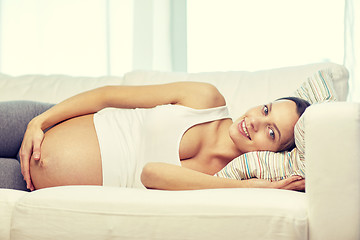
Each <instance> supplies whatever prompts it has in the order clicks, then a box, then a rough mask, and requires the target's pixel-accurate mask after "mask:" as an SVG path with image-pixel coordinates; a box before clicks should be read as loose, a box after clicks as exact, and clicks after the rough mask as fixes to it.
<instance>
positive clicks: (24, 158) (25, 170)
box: [20, 142, 32, 190]
mask: <svg viewBox="0 0 360 240" xmlns="http://www.w3.org/2000/svg"><path fill="white" fill-rule="evenodd" d="M27 149H29V148H28V147H27V145H26V144H24V142H23V144H22V146H21V149H20V164H21V173H22V175H23V176H24V180H25V181H26V187H27V188H28V189H30V190H32V189H31V187H32V183H31V178H30V166H29V164H30V157H31V151H28V150H27Z"/></svg>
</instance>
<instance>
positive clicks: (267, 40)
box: [187, 0, 344, 72]
mask: <svg viewBox="0 0 360 240" xmlns="http://www.w3.org/2000/svg"><path fill="white" fill-rule="evenodd" d="M187 14H188V15H187V16H188V19H187V21H188V22H187V29H188V37H187V39H188V45H187V46H188V71H189V72H201V71H229V70H252V71H255V70H259V69H267V68H276V67H284V66H290V65H300V64H308V63H312V62H322V61H332V62H336V63H339V64H342V62H343V55H344V40H343V39H344V26H343V25H344V1H327V0H316V1H313V0H303V1H294V0H290V1H289V0H271V1H268V0H253V1H246V0H196V1H188V2H187Z"/></svg>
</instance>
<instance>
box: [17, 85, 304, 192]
mask: <svg viewBox="0 0 360 240" xmlns="http://www.w3.org/2000/svg"><path fill="white" fill-rule="evenodd" d="M239 94H240V93H239ZM307 106H308V105H307V103H306V102H304V101H303V100H300V99H296V98H289V99H281V100H277V101H275V102H272V103H268V104H265V105H262V106H257V107H254V108H252V109H250V110H249V111H247V112H246V113H245V114H244V115H243V116H241V117H240V118H238V119H237V120H236V121H234V122H233V121H232V119H231V118H230V117H229V114H228V110H227V107H226V103H225V100H224V97H223V96H222V95H221V94H220V93H219V91H218V90H217V89H216V88H215V87H214V86H212V85H210V84H206V83H196V82H186V83H185V82H178V83H170V84H163V85H150V86H107V87H102V88H98V89H95V90H91V91H88V92H84V93H82V94H79V95H76V96H74V97H71V98H69V99H67V100H65V101H63V102H61V103H59V104H57V105H55V106H54V107H52V108H50V109H49V110H47V111H45V112H44V113H42V114H40V115H38V116H37V117H35V118H34V119H32V120H31V121H30V123H29V124H28V127H27V130H26V133H25V135H24V139H23V142H22V145H21V149H20V159H21V167H22V174H23V176H24V179H25V180H26V182H27V187H28V188H29V189H31V190H34V189H40V188H46V187H53V186H61V185H103V186H118V187H146V188H156V189H168V190H182V189H204V188H226V187H231V188H237V187H269V188H284V189H292V190H303V189H304V184H305V180H303V179H300V178H299V177H296V176H294V177H291V178H288V179H285V180H282V181H278V182H268V181H265V180H260V179H250V180H245V181H238V180H233V179H225V178H218V177H214V176H212V175H214V174H215V173H216V172H218V171H220V170H221V169H222V168H223V167H224V166H226V165H227V164H228V163H229V162H230V161H231V160H232V159H234V158H236V157H237V156H239V155H241V154H244V153H246V152H250V151H258V150H269V151H274V152H276V151H282V150H288V149H291V148H292V147H293V146H294V137H293V131H294V126H295V123H296V121H297V120H298V119H299V117H300V115H301V114H302V113H303V112H304V110H305V108H306V107H307ZM44 132H45V133H44Z"/></svg>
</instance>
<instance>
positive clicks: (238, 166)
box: [215, 70, 337, 181]
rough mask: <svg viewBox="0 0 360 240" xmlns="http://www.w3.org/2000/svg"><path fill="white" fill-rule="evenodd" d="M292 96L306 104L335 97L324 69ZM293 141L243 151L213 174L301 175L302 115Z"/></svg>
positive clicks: (243, 176)
mask: <svg viewBox="0 0 360 240" xmlns="http://www.w3.org/2000/svg"><path fill="white" fill-rule="evenodd" d="M293 96H295V97H300V98H303V99H305V100H307V101H308V102H309V103H310V104H318V103H322V102H328V101H336V98H337V97H336V93H335V90H334V86H333V81H332V77H331V75H330V74H329V73H328V71H326V70H324V71H318V72H317V73H316V74H314V75H313V76H311V77H309V78H308V79H307V80H306V81H305V82H304V83H303V84H302V85H301V87H300V88H298V89H297V90H296V91H295V92H294V94H293ZM294 137H295V145H296V148H294V149H293V150H292V151H283V152H277V153H275V152H270V151H256V152H248V153H245V154H243V155H241V156H239V157H237V158H235V159H234V160H232V161H231V162H230V163H229V164H228V165H226V166H225V167H224V168H223V169H222V170H221V171H220V172H218V173H216V174H215V176H218V177H225V178H233V179H238V180H241V179H249V178H259V179H266V180H271V181H277V180H281V179H284V178H287V177H289V176H292V175H299V176H302V177H305V139H304V137H305V132H304V115H302V116H301V117H300V118H299V120H298V122H297V123H296V125H295V128H294Z"/></svg>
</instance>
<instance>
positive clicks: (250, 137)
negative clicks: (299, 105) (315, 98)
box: [229, 100, 299, 153]
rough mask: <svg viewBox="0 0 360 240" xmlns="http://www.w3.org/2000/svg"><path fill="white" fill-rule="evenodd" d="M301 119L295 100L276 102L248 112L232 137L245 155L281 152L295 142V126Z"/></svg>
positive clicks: (235, 128) (235, 124) (231, 133)
mask: <svg viewBox="0 0 360 240" xmlns="http://www.w3.org/2000/svg"><path fill="white" fill-rule="evenodd" d="M298 119H299V115H298V114H297V112H296V104H295V103H294V102H293V101H289V100H280V101H275V102H272V103H269V104H266V105H261V106H257V107H254V108H251V109H250V110H248V111H247V112H246V113H245V114H244V115H243V116H242V117H240V118H239V119H237V120H236V121H235V122H234V123H233V124H232V125H231V127H230V129H229V134H230V137H231V139H232V141H233V142H234V144H235V145H236V147H237V148H238V149H239V150H240V151H241V152H242V153H246V152H251V151H272V152H277V151H280V150H281V149H283V148H284V146H285V145H288V143H289V142H290V141H291V142H293V141H294V140H293V139H294V137H293V136H294V126H295V124H296V122H297V120H298Z"/></svg>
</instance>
